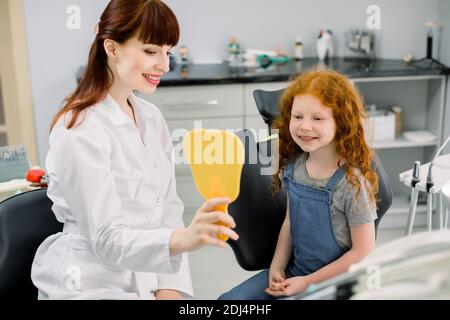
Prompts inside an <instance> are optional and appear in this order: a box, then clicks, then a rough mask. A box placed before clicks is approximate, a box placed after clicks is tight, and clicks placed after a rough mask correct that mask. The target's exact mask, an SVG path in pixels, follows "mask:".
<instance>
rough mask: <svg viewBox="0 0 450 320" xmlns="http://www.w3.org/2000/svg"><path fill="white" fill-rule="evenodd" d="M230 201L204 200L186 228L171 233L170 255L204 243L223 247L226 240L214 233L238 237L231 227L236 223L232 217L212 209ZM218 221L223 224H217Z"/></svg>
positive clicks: (234, 238)
mask: <svg viewBox="0 0 450 320" xmlns="http://www.w3.org/2000/svg"><path fill="white" fill-rule="evenodd" d="M228 203H230V199H228V198H213V199H210V200H208V201H206V202H205V203H204V204H203V205H202V206H201V207H200V209H198V210H197V213H196V214H195V216H194V218H193V219H192V222H191V224H190V225H189V226H188V227H187V228H182V229H177V230H175V231H174V232H173V233H172V236H171V238H170V241H169V250H170V255H171V256H174V255H177V254H180V253H183V252H188V251H193V250H196V249H198V248H200V247H202V246H204V245H214V246H218V247H222V248H225V247H226V242H225V241H223V240H221V239H219V238H218V237H217V236H216V235H218V234H222V235H226V236H228V237H230V238H231V239H233V240H237V239H238V238H239V236H238V234H237V233H236V232H234V231H233V230H232V229H231V228H235V227H236V224H235V222H234V219H233V217H231V216H230V215H229V214H228V213H225V212H222V211H214V208H215V207H217V206H220V205H226V204H228ZM218 223H221V224H224V225H226V226H230V227H226V226H223V225H218Z"/></svg>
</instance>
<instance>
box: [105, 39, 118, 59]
mask: <svg viewBox="0 0 450 320" xmlns="http://www.w3.org/2000/svg"><path fill="white" fill-rule="evenodd" d="M103 47H104V48H105V52H106V54H107V55H108V57H110V58H112V59H115V58H116V48H117V45H116V42H115V41H113V40H111V39H106V40H105V41H104V42H103Z"/></svg>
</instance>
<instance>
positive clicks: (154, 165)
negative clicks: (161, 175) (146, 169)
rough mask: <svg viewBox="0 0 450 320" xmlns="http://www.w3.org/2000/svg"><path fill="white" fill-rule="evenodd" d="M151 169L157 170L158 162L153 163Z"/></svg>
mask: <svg viewBox="0 0 450 320" xmlns="http://www.w3.org/2000/svg"><path fill="white" fill-rule="evenodd" d="M153 167H154V168H155V169H156V168H158V161H155V162H153Z"/></svg>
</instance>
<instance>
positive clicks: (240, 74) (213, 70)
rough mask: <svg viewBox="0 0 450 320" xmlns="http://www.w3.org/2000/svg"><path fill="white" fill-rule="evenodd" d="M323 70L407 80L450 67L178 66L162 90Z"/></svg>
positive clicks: (356, 63)
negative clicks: (408, 77)
mask: <svg viewBox="0 0 450 320" xmlns="http://www.w3.org/2000/svg"><path fill="white" fill-rule="evenodd" d="M313 67H319V68H324V69H333V70H336V71H339V72H341V73H343V74H345V75H347V76H348V77H350V78H372V77H405V76H430V75H448V74H450V68H448V67H446V66H440V65H438V64H436V63H434V64H433V65H430V62H426V61H424V62H422V63H420V64H415V63H410V64H407V63H405V62H404V61H402V60H391V59H376V60H372V61H367V60H366V61H361V60H355V59H353V60H349V59H345V58H333V59H330V60H328V61H326V62H320V61H319V60H318V59H317V58H305V59H303V60H301V61H298V62H297V61H293V60H291V61H290V62H289V63H286V64H280V65H271V66H269V67H268V68H265V69H263V68H249V67H230V66H229V65H228V64H227V63H221V64H191V65H186V66H182V65H180V64H177V65H176V66H175V68H174V70H172V71H170V72H169V73H168V74H166V75H164V76H163V78H162V79H161V84H160V86H161V87H167V86H187V85H210V84H239V83H258V82H277V81H288V80H289V79H291V78H292V77H294V76H295V75H297V74H299V73H301V72H304V71H306V70H308V69H310V68H313Z"/></svg>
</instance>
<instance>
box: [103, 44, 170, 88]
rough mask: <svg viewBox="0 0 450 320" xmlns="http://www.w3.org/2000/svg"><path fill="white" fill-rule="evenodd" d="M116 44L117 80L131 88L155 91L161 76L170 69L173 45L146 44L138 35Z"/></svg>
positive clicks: (114, 62)
mask: <svg viewBox="0 0 450 320" xmlns="http://www.w3.org/2000/svg"><path fill="white" fill-rule="evenodd" d="M114 45H115V52H114V58H113V59H112V64H113V66H114V68H115V71H116V72H115V74H116V77H117V79H115V81H120V82H121V83H122V84H123V85H124V86H125V87H127V88H128V89H130V90H138V91H140V92H143V93H153V92H155V90H156V87H157V86H158V85H159V83H160V78H161V76H162V75H163V74H165V73H167V72H168V71H169V55H170V52H169V50H170V49H171V46H168V45H163V46H159V45H154V44H144V43H143V42H142V41H140V40H139V39H138V38H137V37H133V38H130V39H129V40H127V41H126V42H124V43H122V44H119V43H114Z"/></svg>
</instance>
